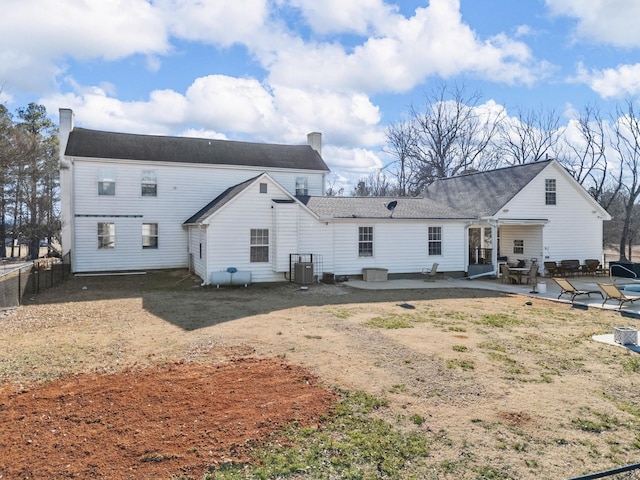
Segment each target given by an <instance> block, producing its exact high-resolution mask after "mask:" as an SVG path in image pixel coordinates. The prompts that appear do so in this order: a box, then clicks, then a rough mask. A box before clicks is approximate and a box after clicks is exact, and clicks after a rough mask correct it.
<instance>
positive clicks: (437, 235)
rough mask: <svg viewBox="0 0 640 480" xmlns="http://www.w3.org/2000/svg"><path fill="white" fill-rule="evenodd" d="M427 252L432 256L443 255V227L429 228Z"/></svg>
mask: <svg viewBox="0 0 640 480" xmlns="http://www.w3.org/2000/svg"><path fill="white" fill-rule="evenodd" d="M427 252H428V254H429V255H430V256H431V255H442V227H428V228H427Z"/></svg>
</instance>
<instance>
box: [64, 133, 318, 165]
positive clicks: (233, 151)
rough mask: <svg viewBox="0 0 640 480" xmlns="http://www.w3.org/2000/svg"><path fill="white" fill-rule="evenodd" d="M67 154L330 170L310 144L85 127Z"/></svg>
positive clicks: (71, 140)
mask: <svg viewBox="0 0 640 480" xmlns="http://www.w3.org/2000/svg"><path fill="white" fill-rule="evenodd" d="M65 155H68V156H74V157H89V158H112V159H123V160H145V161H158V162H184V163H203V164H214V165H243V166H256V167H264V168H293V169H302V170H320V171H329V167H327V164H326V163H325V162H324V160H322V157H321V156H320V154H318V152H316V151H315V150H314V149H313V148H311V147H310V146H309V145H276V144H265V143H251V142H237V141H231V140H212V139H205V138H190V137H165V136H158V135H138V134H130V133H114V132H104V131H99V130H88V129H84V128H74V129H73V130H72V131H71V133H70V134H69V141H68V143H67V147H66V150H65Z"/></svg>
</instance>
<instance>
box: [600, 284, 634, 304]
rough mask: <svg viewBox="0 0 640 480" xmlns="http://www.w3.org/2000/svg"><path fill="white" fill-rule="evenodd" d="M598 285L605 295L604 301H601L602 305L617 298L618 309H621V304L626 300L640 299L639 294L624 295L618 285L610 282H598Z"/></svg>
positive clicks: (631, 301) (630, 301)
mask: <svg viewBox="0 0 640 480" xmlns="http://www.w3.org/2000/svg"><path fill="white" fill-rule="evenodd" d="M598 286H599V287H600V288H601V289H602V291H603V292H604V293H605V295H606V298H604V297H603V298H604V301H603V302H602V306H603V307H604V304H605V303H606V302H607V301H608V300H617V301H618V302H619V303H618V310H622V305H623V304H625V303H627V302H629V303H633V302H634V301H635V300H639V299H640V295H625V293H624V292H623V291H621V290H620V289H619V288H618V287H616V286H615V285H612V284H610V283H599V284H598Z"/></svg>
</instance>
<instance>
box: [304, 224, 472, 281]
mask: <svg viewBox="0 0 640 480" xmlns="http://www.w3.org/2000/svg"><path fill="white" fill-rule="evenodd" d="M332 225H333V226H332ZM331 226H332V229H333V232H332V234H331V235H330V238H332V239H333V245H332V247H333V248H332V252H330V253H329V254H328V256H327V258H330V259H331V262H330V263H331V264H332V265H333V272H334V273H335V274H337V275H358V274H361V273H362V269H363V268H371V267H378V268H386V269H388V270H389V273H420V272H421V271H422V269H423V268H427V267H431V265H432V264H433V262H438V263H439V264H440V266H438V270H439V271H459V272H462V271H464V270H465V269H466V263H465V260H464V254H463V253H461V252H464V249H465V235H466V233H465V225H464V224H463V223H462V222H455V221H452V222H447V223H443V224H442V225H440V226H441V228H442V239H443V242H442V255H439V256H429V255H428V248H427V235H428V228H427V227H428V226H427V225H425V223H424V221H399V222H398V221H395V220H391V221H384V220H381V221H379V222H376V223H375V224H374V225H373V226H374V230H375V233H374V237H375V238H374V242H375V246H374V249H375V257H358V225H353V224H350V223H348V222H344V223H342V222H337V223H335V224H330V225H329V226H328V227H331ZM362 226H364V225H362ZM305 242H306V235H305ZM314 253H322V248H321V246H319V248H317V250H315V251H314ZM328 265H329V262H326V261H325V265H324V267H325V270H326V269H327V268H328Z"/></svg>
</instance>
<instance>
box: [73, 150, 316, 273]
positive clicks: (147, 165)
mask: <svg viewBox="0 0 640 480" xmlns="http://www.w3.org/2000/svg"><path fill="white" fill-rule="evenodd" d="M101 167H111V168H114V169H115V172H116V194H115V196H99V195H98V193H97V190H98V188H97V182H98V171H99V169H100V168H101ZM149 169H151V170H156V171H157V181H158V184H157V190H158V191H157V196H156V197H143V196H142V195H141V175H142V170H149ZM260 173H262V171H259V170H257V169H249V168H229V167H220V166H211V165H192V164H184V165H177V164H155V163H152V162H126V163H125V162H118V161H107V160H104V161H96V160H84V159H75V165H74V183H73V191H74V195H75V198H74V201H73V204H74V208H75V212H74V215H75V217H74V221H75V222H76V225H75V229H74V230H75V233H76V236H75V239H74V245H73V246H72V253H73V256H74V266H73V267H74V271H76V272H83V271H84V272H86V271H108V270H122V269H145V268H146V269H150V268H178V267H186V266H187V265H188V255H187V250H188V245H187V241H188V239H187V233H186V230H185V229H184V228H183V226H182V224H183V223H184V222H185V220H187V219H188V218H189V217H191V216H192V215H193V214H195V213H196V212H197V211H198V210H200V209H201V208H202V207H204V206H205V205H206V204H208V203H209V202H210V201H211V200H213V199H214V198H215V197H217V196H218V195H220V194H221V193H222V192H224V191H225V190H226V189H227V188H229V187H230V186H233V185H236V184H238V183H241V182H243V181H245V180H248V179H249V178H253V177H255V176H257V175H259V174H260ZM270 175H272V176H273V178H274V179H275V180H276V181H278V182H282V183H283V184H285V185H289V186H290V187H291V188H292V189H295V178H296V177H297V176H302V175H304V176H306V177H308V179H309V190H310V194H312V195H320V194H321V193H322V191H321V190H322V177H323V173H322V172H308V171H303V172H301V171H296V170H290V171H285V170H282V171H275V172H270ZM87 215H91V216H92V217H86V216H87ZM105 215H106V216H111V217H112V218H114V219H115V220H114V221H115V222H116V223H117V225H116V230H117V233H116V235H117V236H118V237H119V238H120V239H122V240H121V241H120V242H118V244H117V245H118V246H117V248H116V249H115V250H114V251H113V252H110V253H109V254H104V252H100V255H97V256H96V254H95V249H96V248H97V239H96V234H95V231H96V229H97V226H96V227H95V228H94V226H93V225H96V224H97V221H98V219H99V218H100V217H99V216H105ZM125 216H129V217H125ZM105 218H107V217H105ZM133 218H135V221H134V220H133ZM269 218H271V216H269ZM104 221H108V220H104ZM143 222H145V223H158V226H159V248H158V250H155V251H153V252H151V253H150V251H149V250H145V251H144V252H143V251H142V247H141V244H140V238H141V237H140V231H141V224H142V223H143ZM269 227H270V225H269ZM269 227H267V228H269Z"/></svg>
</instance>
